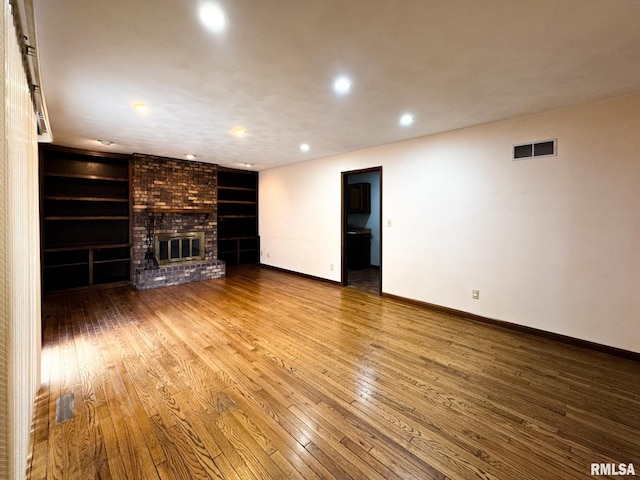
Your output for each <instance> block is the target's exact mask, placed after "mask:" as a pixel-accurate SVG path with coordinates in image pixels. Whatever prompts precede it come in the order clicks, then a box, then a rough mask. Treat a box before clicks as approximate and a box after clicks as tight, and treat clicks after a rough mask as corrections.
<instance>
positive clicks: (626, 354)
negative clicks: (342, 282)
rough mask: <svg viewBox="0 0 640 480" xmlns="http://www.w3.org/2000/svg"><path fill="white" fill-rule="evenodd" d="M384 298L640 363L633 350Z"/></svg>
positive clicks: (425, 304) (388, 296)
mask: <svg viewBox="0 0 640 480" xmlns="http://www.w3.org/2000/svg"><path fill="white" fill-rule="evenodd" d="M382 296H383V297H385V298H389V299H391V300H396V301H398V302H402V303H406V304H409V305H414V306H418V307H422V308H425V309H428V310H434V311H437V312H442V313H446V314H449V315H455V316H457V317H460V318H464V319H467V320H471V321H474V322H481V323H486V324H489V325H493V326H496V327H501V328H505V329H507V330H513V331H516V332H520V333H526V334H529V335H534V336H536V337H541V338H546V339H548V340H553V341H556V342H560V343H564V344H567V345H572V346H574V347H580V348H587V349H589V350H594V351H596V352H601V353H607V354H609V355H614V356H616V357H620V358H625V359H627V360H632V361H634V362H640V353H638V352H633V351H631V350H625V349H622V348H617V347H611V346H609V345H603V344H601V343H596V342H591V341H589V340H582V339H580V338H575V337H569V336H568V335H562V334H560V333H554V332H548V331H546V330H540V329H538V328H533V327H527V326H525V325H518V324H516V323H510V322H506V321H504V320H496V319H494V318H489V317H483V316H482V315H476V314H475V313H469V312H465V311H463V310H457V309H455V308H450V307H443V306H442V305H436V304H434V303H429V302H422V301H420V300H414V299H412V298H407V297H401V296H398V295H392V294H390V293H384V292H383V293H382Z"/></svg>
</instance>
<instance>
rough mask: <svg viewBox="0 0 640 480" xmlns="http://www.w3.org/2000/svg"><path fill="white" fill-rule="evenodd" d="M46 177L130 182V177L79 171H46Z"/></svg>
mask: <svg viewBox="0 0 640 480" xmlns="http://www.w3.org/2000/svg"><path fill="white" fill-rule="evenodd" d="M44 176H45V177H60V178H79V179H82V180H106V181H109V182H128V181H129V178H121V177H108V176H105V175H85V174H79V173H59V172H45V173H44Z"/></svg>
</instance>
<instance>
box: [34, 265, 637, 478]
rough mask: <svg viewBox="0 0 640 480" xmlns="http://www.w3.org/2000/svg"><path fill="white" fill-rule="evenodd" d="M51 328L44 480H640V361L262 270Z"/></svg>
mask: <svg viewBox="0 0 640 480" xmlns="http://www.w3.org/2000/svg"><path fill="white" fill-rule="evenodd" d="M44 311H45V314H46V317H47V324H46V329H45V344H44V347H43V355H42V363H43V368H42V369H43V381H42V388H41V389H40V392H39V396H38V399H37V404H36V414H35V420H34V427H33V433H32V454H31V456H30V464H29V466H28V470H27V478H28V479H30V480H40V479H42V480H44V479H82V480H86V479H93V478H96V479H98V478H99V479H118V480H120V479H162V480H168V479H172V480H176V479H209V478H226V479H236V478H237V479H254V478H255V479H271V478H273V479H295V478H298V479H331V478H336V479H350V478H353V479H369V480H374V479H401V478H402V479H407V478H416V479H440V480H441V479H445V478H446V479H469V478H482V479H519V480H526V479H574V478H575V479H581V478H593V477H592V476H591V475H590V466H591V463H592V462H596V463H616V464H618V463H626V464H628V463H633V464H634V467H635V470H636V472H637V473H640V368H639V367H640V365H639V364H638V363H636V362H633V361H631V360H626V359H621V358H616V357H613V356H609V355H607V354H604V353H598V352H593V351H590V350H586V349H581V348H578V347H574V346H568V345H564V344H559V343H555V342H553V341H551V340H548V339H543V338H538V337H534V336H529V335H527V334H523V333H517V332H512V331H508V330H504V329H501V328H499V327H495V326H490V325H484V324H479V323H474V322H472V321H467V320H463V319H460V318H456V317H454V316H450V315H446V314H443V313H437V312H432V311H428V310H425V309H421V308H419V307H416V306H412V305H407V304H403V303H401V302H398V301H396V300H393V299H388V298H380V297H377V296H375V295H371V294H369V293H366V292H362V291H359V290H356V289H352V288H341V287H339V286H336V285H332V284H328V283H324V282H320V281H314V280H311V279H306V278H302V277H298V276H295V275H290V274H287V273H283V272H278V271H273V270H268V269H260V268H259V267H248V268H236V269H234V270H231V271H230V273H229V276H228V277H227V278H225V279H220V280H212V281H207V282H200V283H194V284H190V285H184V286H178V287H169V288H165V289H158V290H150V291H144V292H138V291H135V290H133V289H131V288H129V287H120V288H115V289H110V290H102V291H93V292H86V293H75V294H73V295H60V296H52V297H48V298H46V300H45V304H44ZM70 394H73V399H74V407H75V409H74V411H75V417H74V418H73V420H70V421H68V422H65V423H60V424H56V422H55V419H56V418H55V417H56V411H55V410H56V399H58V398H59V397H61V396H63V395H70ZM600 478H602V477H600Z"/></svg>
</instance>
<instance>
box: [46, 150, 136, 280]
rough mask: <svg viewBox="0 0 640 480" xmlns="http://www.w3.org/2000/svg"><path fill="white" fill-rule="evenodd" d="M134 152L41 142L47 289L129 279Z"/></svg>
mask: <svg viewBox="0 0 640 480" xmlns="http://www.w3.org/2000/svg"><path fill="white" fill-rule="evenodd" d="M130 178H131V172H130V157H129V156H128V155H119V154H106V153H93V152H85V151H81V150H76V149H70V148H64V147H56V146H51V145H42V146H41V148H40V197H41V203H40V204H41V212H40V215H41V249H42V282H43V287H44V290H45V291H54V290H66V289H71V288H83V287H84V288H86V287H94V286H98V285H106V284H114V283H120V282H128V281H129V280H130V279H131V240H130V239H131V223H130V219H131V210H130V205H131V202H130V195H131V194H130Z"/></svg>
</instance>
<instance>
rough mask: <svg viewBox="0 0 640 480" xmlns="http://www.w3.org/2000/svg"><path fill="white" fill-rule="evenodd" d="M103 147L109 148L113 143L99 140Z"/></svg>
mask: <svg viewBox="0 0 640 480" xmlns="http://www.w3.org/2000/svg"><path fill="white" fill-rule="evenodd" d="M98 141H99V142H100V143H101V144H102V145H104V146H106V147H108V146H109V145H113V142H110V141H109V140H98Z"/></svg>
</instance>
